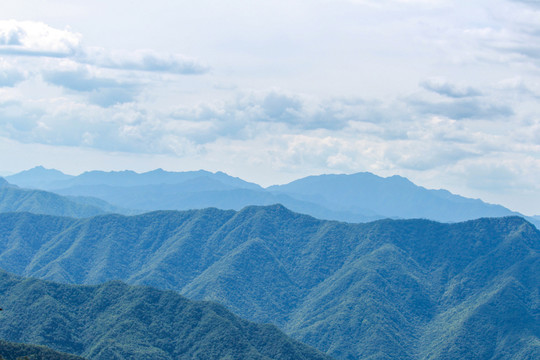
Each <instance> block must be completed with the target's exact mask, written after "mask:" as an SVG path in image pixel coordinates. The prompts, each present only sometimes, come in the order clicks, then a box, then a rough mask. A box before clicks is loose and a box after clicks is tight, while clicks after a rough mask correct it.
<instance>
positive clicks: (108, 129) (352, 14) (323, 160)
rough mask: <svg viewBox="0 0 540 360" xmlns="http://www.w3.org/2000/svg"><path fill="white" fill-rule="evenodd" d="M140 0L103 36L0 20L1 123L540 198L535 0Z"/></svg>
mask: <svg viewBox="0 0 540 360" xmlns="http://www.w3.org/2000/svg"><path fill="white" fill-rule="evenodd" d="M98 3H99V6H102V7H106V6H113V5H105V2H101V1H98ZM120 3H121V5H122V4H123V5H125V3H123V2H122V1H120ZM210 3H211V4H210ZM139 5H140V9H139V7H135V8H133V7H126V14H125V15H126V19H131V18H132V19H133V20H132V24H130V23H129V22H128V20H124V21H126V22H125V23H122V25H123V26H124V27H125V28H126V30H125V33H123V34H124V36H123V37H121V36H120V35H115V34H116V33H115V31H112V30H111V29H118V32H119V33H120V32H121V31H122V27H119V26H118V25H119V23H117V22H116V21H120V20H118V19H117V17H115V16H112V14H109V15H110V18H108V16H109V15H108V14H107V13H104V14H103V27H104V28H103V33H104V34H106V36H110V37H115V36H117V37H116V38H114V39H113V40H114V41H110V42H107V41H106V40H107V39H103V44H102V43H100V42H99V41H98V42H96V39H97V37H96V35H95V33H94V36H93V37H92V36H89V35H88V33H89V32H92V31H93V28H92V27H91V26H89V25H88V27H87V28H85V27H84V26H83V25H79V26H80V28H78V30H77V31H74V30H72V29H70V28H68V27H65V28H61V27H53V26H50V25H47V22H46V21H41V22H33V21H16V20H8V21H0V138H2V139H7V140H6V141H9V144H10V146H15V145H13V144H18V145H17V146H18V148H20V149H24V148H28V149H35V148H36V147H39V148H40V149H52V148H54V149H73V151H78V152H84V153H85V154H90V153H94V154H99V157H98V155H96V158H99V159H100V161H101V159H103V158H104V157H106V156H105V155H103V154H107V156H110V158H111V159H113V160H111V163H113V162H114V161H116V160H114V159H119V158H122V159H125V158H132V159H137V158H139V157H140V158H144V159H150V160H147V162H146V164H148V167H149V168H148V170H149V169H150V168H152V167H153V166H152V161H151V159H161V160H159V161H164V162H161V163H160V164H159V166H161V167H169V168H171V169H177V170H180V169H179V168H178V167H180V165H178V164H190V165H189V166H196V167H197V168H209V169H211V170H223V171H229V172H232V173H233V174H234V175H238V176H244V177H246V178H248V179H250V180H254V181H258V182H261V183H264V184H269V183H276V182H280V181H285V180H291V178H292V177H297V176H302V175H308V174H312V173H323V172H348V173H350V172H356V171H372V172H375V173H377V174H381V175H393V174H400V175H403V176H408V177H410V178H411V179H412V180H415V181H417V182H419V183H420V184H423V185H426V186H430V187H446V188H450V189H451V190H454V191H456V192H459V193H462V194H464V195H467V196H475V197H483V198H484V199H486V200H489V201H494V202H497V201H498V200H497V199H501V201H500V202H503V201H504V202H505V203H504V204H505V205H508V206H510V207H513V208H515V209H517V210H521V211H525V212H540V208H538V207H537V206H533V205H531V204H530V203H535V204H536V203H540V181H538V179H540V116H539V115H538V114H539V113H540V111H539V110H540V109H539V105H538V104H539V103H538V99H540V50H539V49H540V48H539V47H538V45H537V44H540V41H539V40H540V9H539V8H538V7H537V6H536V5H535V3H534V2H532V1H525V0H523V1H517V0H516V1H506V0H496V1H494V2H493V1H492V2H487V1H484V0H482V1H479V2H475V3H466V4H460V5H456V4H455V3H454V2H450V1H445V0H441V1H421V0H418V1H405V0H403V1H398V0H395V1H394V0H389V1H377V2H375V1H352V0H351V1H311V2H307V1H302V0H295V1H292V2H288V3H287V4H285V3H284V2H281V1H276V2H271V3H267V4H265V5H264V6H263V7H262V8H261V7H256V6H254V5H246V3H245V2H240V1H232V2H230V3H228V5H227V6H218V4H217V3H215V2H210V1H203V2H202V3H201V4H198V5H195V4H192V5H189V11H180V9H179V8H178V7H182V6H181V5H182V4H179V5H172V3H171V4H169V5H168V6H171V7H172V8H170V9H167V10H168V11H167V12H166V13H165V12H162V13H160V16H159V18H155V17H152V16H154V15H153V13H152V9H153V8H150V7H149V5H145V4H144V3H142V2H141V3H139ZM183 5H184V6H185V5H186V4H183ZM209 5H213V6H214V7H212V8H213V9H214V12H208V8H209ZM79 6H82V7H85V6H89V5H79ZM119 6H120V5H119ZM160 6H163V4H160ZM285 6H287V7H285ZM284 8H287V9H289V11H288V12H284V11H283V9H284ZM86 10H88V11H90V10H89V9H87V8H85V11H86ZM181 10H185V9H181ZM240 10H241V11H240ZM81 13H84V11H81ZM143 15H144V16H143ZM173 15H174V16H173ZM278 15H279V16H278ZM147 18H148V21H149V23H151V24H159V25H160V26H157V25H156V26H145V25H144V24H140V23H141V22H144V21H147V20H145V19H147ZM69 19H71V18H69ZM107 19H109V20H107ZM111 19H113V20H111ZM79 20H80V19H79ZM83 20H84V19H83ZM70 21H73V22H74V23H76V24H83V23H84V21H79V22H77V21H75V20H70ZM146 25H148V24H146ZM85 29H86V31H83V30H85ZM147 33H148V34H147ZM125 34H128V36H126V35H125ZM101 36H103V35H101ZM88 39H91V40H88ZM128 40H130V41H131V42H129V41H128ZM86 41H92V42H93V44H94V45H98V46H93V45H92V46H90V45H88V44H87V43H86ZM122 41H125V44H126V46H125V49H126V50H118V49H116V48H117V47H120V46H111V44H116V43H118V44H122ZM133 43H135V44H136V45H137V46H134V45H133ZM139 43H140V44H141V45H140V47H138V44H139ZM102 45H103V46H102ZM105 45H108V46H109V47H107V46H105ZM164 49H165V50H164ZM185 49H189V51H190V52H192V54H193V55H196V56H198V57H200V58H201V59H202V60H198V59H195V58H190V57H188V56H186V55H183V54H182V53H184V52H185ZM190 55H191V54H190ZM206 64H211V65H212V71H210V68H209V66H208V65H206ZM187 75H192V76H187ZM29 151H30V150H29ZM32 151H33V150H32ZM43 151H45V150H43ZM47 151H48V150H47ZM68 152H69V151H68ZM53 153H54V154H55V155H54V156H55V158H56V159H57V158H58V154H59V152H56V151H52V150H51V154H53ZM119 154H121V155H119ZM51 156H52V155H51ZM27 158H32V157H31V156H27ZM65 159H66V160H65V161H66V163H67V162H69V161H71V160H68V156H67V155H66V157H65ZM163 159H166V160H163ZM51 161H52V160H51ZM156 161H157V160H156ZM69 163H70V164H73V163H72V162H69ZM134 163H136V162H134ZM33 165H34V164H30V163H28V165H21V166H24V168H27V167H30V166H33ZM36 165H37V164H36ZM76 165H77V166H79V165H78V164H76ZM49 166H53V167H61V166H60V165H54V164H50V165H49ZM70 166H71V165H70ZM73 166H74V165H73ZM109 166H110V167H109V168H118V169H119V168H123V167H125V166H126V165H125V163H124V162H123V161H118V162H117V163H114V164H112V165H111V164H109ZM77 169H78V168H77ZM6 170H11V169H6ZM17 170H22V169H13V171H17ZM68 170H69V169H68ZM83 170H84V169H83ZM139 170H143V169H139ZM246 174H247V175H248V176H246ZM525 209H526V210H525ZM534 209H537V210H534Z"/></svg>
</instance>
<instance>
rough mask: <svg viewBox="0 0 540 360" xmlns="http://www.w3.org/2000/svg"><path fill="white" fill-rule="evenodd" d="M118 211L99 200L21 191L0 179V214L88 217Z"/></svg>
mask: <svg viewBox="0 0 540 360" xmlns="http://www.w3.org/2000/svg"><path fill="white" fill-rule="evenodd" d="M118 210H120V209H119V208H117V207H114V206H111V205H109V204H107V203H106V202H104V201H102V200H99V199H92V198H81V197H72V198H68V197H64V196H60V195H58V194H55V193H52V192H48V191H42V190H29V189H21V188H19V187H17V186H14V185H11V184H9V183H8V182H7V181H6V180H4V179H3V178H0V212H14V211H17V212H24V211H28V212H33V213H36V214H47V215H58V216H71V217H90V216H95V215H99V214H105V213H109V212H117V211H118Z"/></svg>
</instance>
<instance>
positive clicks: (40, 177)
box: [5, 166, 73, 189]
mask: <svg viewBox="0 0 540 360" xmlns="http://www.w3.org/2000/svg"><path fill="white" fill-rule="evenodd" d="M72 177H73V176H71V175H66V174H64V173H63V172H61V171H59V170H55V169H45V168H44V167H43V166H36V167H34V168H32V169H29V170H25V171H21V172H20V173H17V174H14V175H9V176H6V177H5V178H6V180H7V181H9V182H10V183H11V184H15V185H18V186H20V187H23V188H31V189H48V188H49V187H50V186H51V184H53V183H55V182H58V181H65V180H69V179H71V178H72Z"/></svg>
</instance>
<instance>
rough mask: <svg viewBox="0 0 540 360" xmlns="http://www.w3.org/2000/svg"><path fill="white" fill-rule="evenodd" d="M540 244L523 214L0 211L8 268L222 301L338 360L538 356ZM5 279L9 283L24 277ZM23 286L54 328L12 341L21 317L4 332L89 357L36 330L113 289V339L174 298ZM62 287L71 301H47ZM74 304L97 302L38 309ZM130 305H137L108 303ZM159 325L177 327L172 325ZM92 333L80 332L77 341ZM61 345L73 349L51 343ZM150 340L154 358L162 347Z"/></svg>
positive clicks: (5, 295) (9, 292) (5, 293)
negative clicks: (341, 216)
mask: <svg viewBox="0 0 540 360" xmlns="http://www.w3.org/2000/svg"><path fill="white" fill-rule="evenodd" d="M539 250H540V232H539V231H538V230H537V229H536V228H535V227H534V226H532V225H531V224H530V223H528V222H526V221H525V220H524V219H522V218H520V217H505V218H493V219H479V220H473V221H467V222H463V223H455V224H441V223H436V222H433V221H428V220H380V221H376V222H372V223H366V224H348V223H340V222H336V221H323V220H317V219H315V218H312V217H310V216H306V215H301V214H297V213H293V212H291V211H289V210H287V209H286V208H284V207H283V206H279V205H275V206H268V207H247V208H245V209H243V210H242V211H239V212H236V211H230V210H229V211H224V210H218V209H204V210H191V211H185V212H175V211H160V212H154V213H148V214H143V215H137V216H129V217H126V216H121V215H103V216H96V217H93V218H88V219H72V218H65V217H54V216H45V215H35V214H29V213H5V214H0V267H1V268H4V269H6V270H8V271H10V272H14V273H17V274H20V275H24V276H35V277H40V278H43V279H49V280H54V281H59V282H67V283H74V284H97V283H102V282H104V281H108V280H111V279H121V280H124V281H127V282H129V283H131V284H144V285H152V286H155V287H158V288H162V289H172V290H177V291H179V292H181V293H182V294H184V295H186V296H188V297H190V298H194V299H205V300H212V301H216V302H219V303H221V304H223V305H225V306H227V307H228V308H229V309H231V310H233V311H234V312H235V313H237V314H239V315H240V316H243V317H246V318H248V319H251V320H255V321H259V322H272V323H274V324H276V325H278V326H279V327H280V328H281V329H283V330H284V331H285V332H286V333H288V334H289V335H291V336H292V337H294V338H295V339H297V340H300V341H302V342H305V343H307V344H309V345H312V346H314V347H316V348H318V349H319V350H322V351H324V352H326V353H327V354H329V355H331V356H333V357H335V358H337V359H404V360H407V359H411V360H413V359H414V360H416V359H425V360H428V359H429V360H439V359H441V360H442V359H523V360H530V359H537V358H540V346H539V345H538V344H539V343H540V313H539V312H538V309H539V308H540V297H539V296H540V295H539V291H538V289H539V288H540V283H539V281H540V279H539V277H538V274H540V256H539ZM118 254H122V255H121V256H119V255H118ZM3 278H4V279H6V278H7V279H8V280H6V281H7V283H8V284H11V283H13V284H15V283H18V282H19V281H20V280H17V279H15V280H12V279H11V278H10V277H9V276H8V275H5V274H4V275H3ZM25 284H26V285H25V289H26V288H28V289H29V290H32V289H34V290H35V291H38V295H39V294H41V295H42V296H43V300H39V301H38V300H33V303H35V304H36V305H35V307H32V306H31V304H30V303H29V304H26V305H24V306H23V305H20V306H21V308H20V309H21V310H20V312H21V313H22V312H24V311H26V310H24V311H23V309H25V308H26V307H29V308H30V309H31V310H32V313H31V314H29V315H28V317H25V319H24V321H27V322H29V321H31V322H32V324H35V325H33V326H38V325H39V324H42V325H43V327H44V329H45V330H43V332H41V333H39V334H38V333H36V334H35V335H24V336H22V334H23V333H17V334H19V335H13V334H14V333H13V332H12V331H13V329H14V326H15V323H24V321H22V320H23V319H17V320H13V322H7V321H6V320H5V319H3V320H2V321H0V330H1V329H4V330H1V331H0V337H4V338H6V339H8V340H9V339H13V337H7V335H8V333H6V332H2V331H8V330H9V329H11V330H9V332H11V334H12V336H15V337H17V339H19V338H20V339H21V341H25V342H26V341H28V342H34V343H41V344H44V345H48V346H51V347H53V348H55V349H58V350H62V351H68V352H71V353H75V354H82V355H85V354H88V353H87V352H86V351H98V350H96V349H101V347H100V346H101V345H99V346H98V345H88V344H89V342H86V343H84V344H80V343H79V342H75V340H71V339H70V338H69V337H68V338H62V337H58V336H50V337H49V338H48V340H47V341H49V342H51V343H49V342H36V341H34V340H33V339H35V337H34V336H38V337H39V336H41V338H43V339H46V338H45V334H48V331H49V332H50V331H51V329H57V328H62V326H64V324H70V321H72V320H73V321H75V320H74V319H78V318H79V317H82V318H83V319H87V318H88V319H90V318H94V316H93V315H92V316H91V315H90V314H92V312H91V311H92V309H94V308H93V306H95V307H100V306H102V305H100V304H103V301H105V300H101V298H100V296H105V294H106V293H113V294H117V295H115V296H114V297H111V298H107V299H106V301H105V304H109V305H106V306H105V305H104V306H105V308H106V309H109V308H110V309H111V311H112V312H113V313H114V314H117V317H116V318H115V319H116V320H115V322H114V324H118V325H117V326H118V327H115V326H116V325H115V326H113V325H112V323H105V324H110V326H112V328H111V331H110V332H108V333H107V336H108V337H109V336H120V335H119V334H122V333H123V332H124V331H126V329H127V328H124V327H122V326H123V325H122V324H124V323H123V322H122V319H123V317H122V316H124V315H122V314H125V313H126V314H129V315H130V316H131V315H133V314H135V313H139V314H144V313H145V312H146V311H148V309H151V308H152V307H153V306H157V309H156V310H159V311H158V312H161V311H162V310H161V309H162V308H161V307H160V306H161V305H159V306H158V304H163V303H168V301H169V300H167V302H163V301H161V300H156V299H161V296H162V295H148V296H147V295H145V294H144V292H145V291H147V290H141V289H137V290H131V289H128V288H127V287H125V285H119V284H116V283H113V284H108V285H104V286H108V287H111V286H112V287H114V286H118V287H119V289H120V290H121V291H120V290H119V291H118V292H115V291H116V290H115V291H112V290H108V292H104V293H100V291H99V289H100V288H69V291H68V290H67V289H68V288H67V287H66V288H63V287H61V286H60V285H54V286H53V285H50V284H49V285H43V284H42V283H39V282H35V283H32V282H31V281H29V280H27V281H26V283H25ZM5 286H7V285H5ZM13 286H18V285H13ZM60 288H61V289H66V290H65V291H66V294H74V295H60V294H59V293H58V295H54V296H52V295H50V294H57V292H55V291H56V290H54V291H53V289H60ZM14 289H16V288H9V289H8V288H7V287H3V288H1V291H0V294H1V295H0V303H1V304H10V301H13V302H14V303H16V302H17V301H18V300H17V299H21V298H33V299H40V298H39V296H38V295H31V296H30V295H24V297H21V296H19V295H18V293H17V291H15V290H14ZM25 291H26V290H25ZM62 291H64V290H62ZM152 291H153V290H152ZM79 293H80V294H79ZM83 293H84V294H87V295H83ZM46 294H48V296H46ZM62 294H63V292H62ZM100 294H101V295H100ZM124 294H126V295H124ZM129 294H131V295H129ZM160 294H161V293H160ZM167 294H168V295H166V296H170V297H172V296H173V295H172V293H167ZM41 295H40V296H41ZM128 295H129V296H128ZM135 295H136V296H135ZM163 296H165V295H163ZM71 298H74V299H79V298H80V299H87V300H84V301H83V300H80V302H79V304H84V306H83V305H81V306H83V307H82V308H83V309H87V308H88V312H87V313H84V315H77V316H73V315H69V314H71V313H70V312H67V311H66V313H65V314H64V315H61V316H60V317H51V318H45V317H39V316H38V315H39V312H38V310H37V309H36V307H37V308H39V309H40V310H39V311H44V312H45V313H46V314H48V313H51V311H53V310H54V312H57V311H60V310H62V309H64V308H65V307H66V306H67V305H66V302H68V300H70V299H71ZM137 299H138V300H137ZM120 300H121V301H120ZM107 301H108V302H107ZM124 301H128V303H129V301H134V302H135V304H134V305H129V306H128V305H125V306H124V305H118V306H119V307H118V308H117V307H115V306H116V305H111V302H114V304H122V303H123V302H124ZM154 301H155V302H154ZM178 301H179V302H181V303H182V302H186V301H187V300H183V299H182V300H178ZM150 304H155V305H150ZM6 307H7V305H6ZM220 309H221V308H220ZM34 311H36V312H34ZM77 311H80V310H77ZM77 311H75V313H76V314H80V313H79V312H77ZM85 311H86V310H85ZM141 311H142V313H141ZM163 311H164V310H163ZM201 311H202V310H201ZM220 311H224V310H220ZM166 314H171V316H172V313H164V314H163V316H165V315H166ZM126 316H127V315H126ZM140 316H141V317H142V320H141V321H143V320H144V321H146V322H143V323H141V324H140V325H137V326H134V329H145V328H147V326H148V324H154V322H153V320H152V319H154V318H153V317H150V319H148V318H146V317H144V316H143V315H140ZM152 316H153V315H152ZM156 316H158V315H156ZM34 317H36V318H35V322H34ZM70 319H72V320H70ZM95 319H96V320H95V321H96V322H99V321H103V320H102V318H101V317H99V316H97V317H95ZM85 321H86V320H85ZM88 321H90V320H88ZM160 322H161V320H160V321H159V322H155V323H156V324H158V323H160ZM76 324H77V326H80V327H78V328H77V329H79V330H77V331H76V332H75V333H74V334H79V333H82V334H88V333H87V332H85V331H92V329H93V326H94V325H92V323H86V322H84V321H82V322H76ZM40 326H41V325H40ZM65 326H67V325H65ZM163 327H164V328H166V329H168V331H173V332H174V331H176V330H174V329H175V327H174V326H173V325H172V324H171V325H169V324H165V325H163ZM40 328H41V327H40ZM86 328H88V329H89V330H85V329H86ZM152 329H153V331H157V330H158V328H152ZM130 331H131V330H130ZM133 331H135V330H133ZM32 334H34V333H32ZM40 334H41V335H40ZM21 336H22V337H21ZM164 336H165V335H164ZM175 336H176V335H175ZM91 338H92V336H89V335H88V336H87V335H77V341H83V340H84V339H87V340H84V341H90V340H88V339H91ZM55 339H62V340H55ZM80 339H82V340H80ZM104 339H105V338H103V341H104V342H105V340H104ZM54 341H61V342H62V344H63V343H70V344H71V343H73V344H74V345H70V347H58V346H56V345H55V346H52V342H54ZM96 341H100V340H99V339H97V340H96ZM170 341H172V340H170ZM168 342H169V340H166V341H164V343H168ZM144 344H146V343H143V345H144ZM58 345H60V344H58ZM77 346H79V347H77ZM118 346H120V345H118ZM144 346H146V345H144ZM144 346H143V347H144ZM148 346H149V347H148V349H149V350H152V351H154V350H153V349H154V348H155V347H156V346H157V345H155V343H152V344H151V346H150V345H148ZM163 346H165V345H163ZM127 348H128V347H127V345H126V349H127ZM74 349H75V350H76V351H75V350H74ZM77 349H78V350H77ZM85 349H94V350H85ZM122 349H124V348H123V345H122ZM160 349H161V348H160ZM126 351H127V350H126ZM156 351H157V350H156ZM92 354H96V353H95V352H92ZM85 356H86V355H85ZM92 358H94V357H92Z"/></svg>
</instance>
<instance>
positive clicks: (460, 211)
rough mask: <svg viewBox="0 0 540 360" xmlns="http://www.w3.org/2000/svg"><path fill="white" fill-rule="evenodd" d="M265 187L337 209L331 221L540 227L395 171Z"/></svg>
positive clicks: (538, 222)
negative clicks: (501, 221) (507, 219)
mask: <svg viewBox="0 0 540 360" xmlns="http://www.w3.org/2000/svg"><path fill="white" fill-rule="evenodd" d="M267 190H268V191H270V192H273V193H279V194H287V195H289V196H291V197H293V198H296V199H300V200H304V201H309V202H313V203H316V204H317V205H319V206H322V207H325V208H327V209H329V210H331V211H335V212H339V213H340V214H341V216H340V217H339V218H329V219H333V220H342V221H355V216H358V215H371V216H376V217H379V218H401V219H416V218H420V219H430V220H435V221H442V222H458V221H465V220H472V219H477V218H481V217H501V216H514V215H517V216H522V217H525V218H527V220H528V221H530V222H532V223H534V224H535V225H536V226H537V227H539V228H540V219H536V218H534V217H526V216H523V215H521V214H519V213H517V212H514V211H511V210H509V209H507V208H505V207H503V206H501V205H493V204H488V203H485V202H483V201H482V200H479V199H470V198H465V197H462V196H459V195H455V194H452V193H450V192H449V191H447V190H430V189H426V188H424V187H421V186H417V185H415V184H414V183H412V182H411V181H409V180H408V179H406V178H404V177H401V176H397V175H396V176H391V177H387V178H383V177H380V176H377V175H374V174H371V173H367V172H363V173H356V174H352V175H336V174H332V175H319V176H308V177H305V178H302V179H299V180H296V181H293V182H291V183H289V184H285V185H275V186H271V187H269V188H267ZM308 214H309V213H308Z"/></svg>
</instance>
